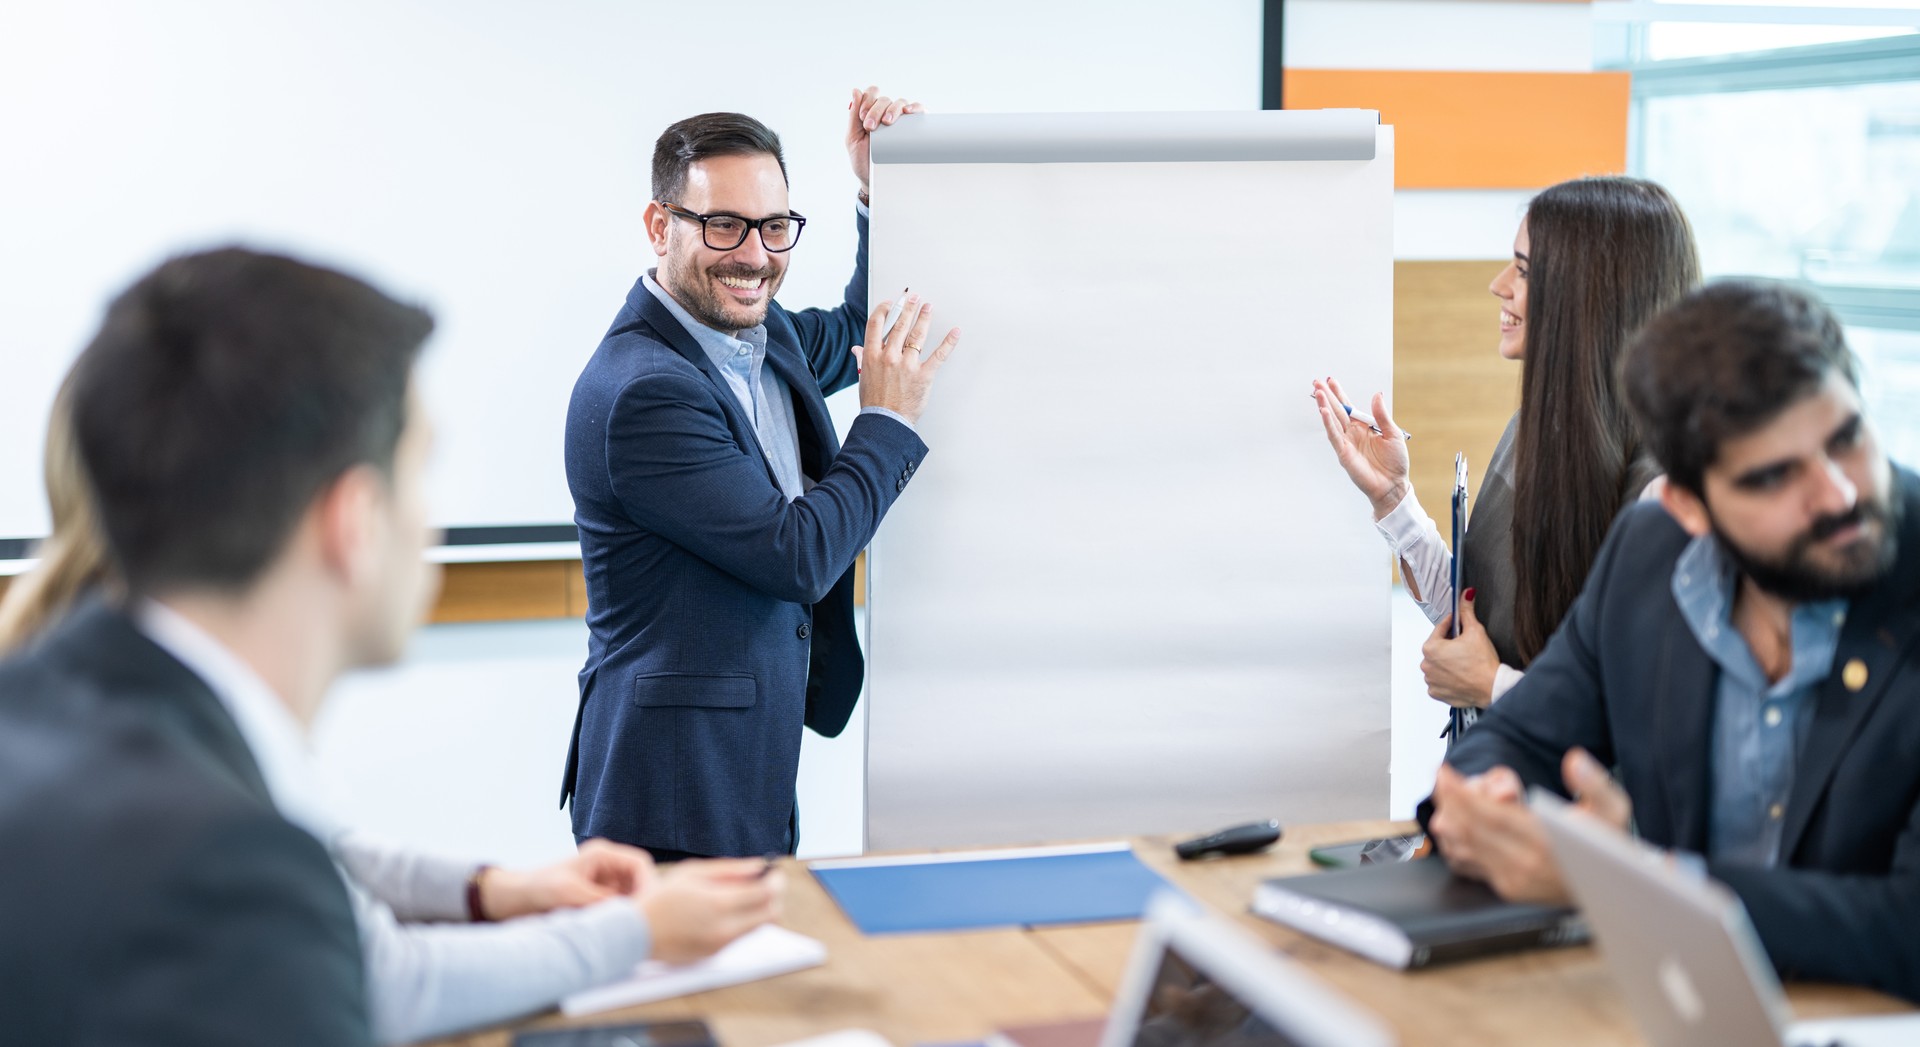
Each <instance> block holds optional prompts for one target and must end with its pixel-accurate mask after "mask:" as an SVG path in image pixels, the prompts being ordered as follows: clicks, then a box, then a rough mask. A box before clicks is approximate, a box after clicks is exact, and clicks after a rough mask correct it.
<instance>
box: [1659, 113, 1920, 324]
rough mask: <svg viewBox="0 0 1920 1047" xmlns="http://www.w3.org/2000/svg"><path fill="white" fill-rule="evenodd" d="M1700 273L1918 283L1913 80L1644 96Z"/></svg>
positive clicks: (1919, 130) (1918, 116)
mask: <svg viewBox="0 0 1920 1047" xmlns="http://www.w3.org/2000/svg"><path fill="white" fill-rule="evenodd" d="M1641 129H1642V135H1643V137H1642V149H1643V151H1642V160H1643V166H1644V168H1645V172H1646V175H1647V177H1649V178H1652V179H1654V180H1655V181H1658V182H1660V183H1662V184H1664V185H1666V186H1667V187H1668V188H1669V189H1671V190H1672V191H1673V192H1674V194H1675V195H1676V196H1677V197H1678V198H1679V200H1680V204H1681V206H1682V207H1684V208H1685V209H1686V212H1687V216H1688V217H1689V218H1690V219H1691V220H1692V221H1693V227H1694V233H1695V235H1696V236H1697V237H1698V238H1699V242H1700V252H1701V261H1702V262H1703V263H1704V265H1705V268H1706V271H1707V275H1709V276H1716V275H1725V274H1733V273H1742V274H1752V275H1760V276H1777V277H1799V278H1804V279H1807V280H1811V281H1814V282H1816V283H1835V284H1863V285H1872V286H1881V287H1900V288H1914V289H1920V80H1916V81H1907V82H1901V83H1890V84H1862V85H1857V86H1848V87H1822V88H1803V89H1796V90H1781V91H1746V92H1737V93H1728V94H1706V95H1685V96H1679V97H1672V98H1649V99H1646V100H1645V102H1644V103H1643V109H1642V124H1641Z"/></svg>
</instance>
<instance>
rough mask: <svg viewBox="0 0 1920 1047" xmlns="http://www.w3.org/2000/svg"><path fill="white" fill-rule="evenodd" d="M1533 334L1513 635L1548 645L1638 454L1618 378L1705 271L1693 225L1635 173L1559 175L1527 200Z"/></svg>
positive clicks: (1521, 646) (1518, 443) (1523, 391)
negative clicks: (1634, 343)
mask: <svg viewBox="0 0 1920 1047" xmlns="http://www.w3.org/2000/svg"><path fill="white" fill-rule="evenodd" d="M1527 238H1528V241H1529V245H1530V247H1529V250H1528V252H1527V254H1528V258H1529V259H1530V265H1529V266H1528V270H1527V315H1526V327H1525V330H1526V335H1525V338H1526V345H1525V359H1524V364H1523V371H1522V374H1521V378H1520V423H1519V428H1518V431H1517V432H1516V433H1515V436H1514V478H1513V489H1514V507H1513V568H1514V577H1515V579H1517V580H1518V583H1519V584H1518V585H1517V587H1516V592H1515V593H1514V614H1513V619H1514V646H1515V647H1516V648H1517V650H1518V653H1519V655H1520V657H1521V659H1522V660H1523V661H1529V662H1530V661H1532V659H1533V656H1534V655H1536V654H1538V653H1539V652H1540V649H1541V648H1543V647H1545V646H1546V644H1547V638H1548V637H1550V636H1552V635H1553V631H1554V630H1555V629H1556V628H1558V627H1559V625H1560V619H1561V618H1563V617H1564V616H1565V615H1566V613H1567V608H1569V607H1571V606H1572V605H1573V599H1574V597H1576V596H1578V595H1579V594H1580V587H1581V586H1582V585H1583V584H1585V582H1586V578H1587V572H1588V571H1589V570H1590V569H1591V568H1592V567H1593V558H1594V556H1595V555H1596V554H1597V553H1598V552H1599V551H1600V544H1601V542H1603V541H1604V540H1605V539H1606V536H1607V530H1608V528H1609V527H1610V526H1611V525H1612V523H1613V518H1614V516H1615V515H1616V514H1618V512H1619V511H1620V506H1621V503H1623V502H1624V501H1626V500H1627V498H1628V497H1629V496H1630V495H1631V494H1632V493H1633V492H1630V491H1628V490H1627V489H1626V488H1627V486H1628V484H1629V483H1630V482H1631V481H1630V479H1629V478H1630V477H1633V476H1634V474H1635V470H1634V468H1633V467H1634V464H1635V460H1636V459H1638V458H1640V457H1641V454H1642V449H1641V443H1640V438H1639V436H1638V434H1637V433H1636V432H1635V429H1634V425H1633V420H1632V417H1631V416H1630V414H1629V413H1628V411H1627V408H1626V405H1625V403H1624V402H1623V400H1622V398H1621V396H1620V391H1619V385H1618V382H1617V379H1616V376H1615V375H1616V365H1617V363H1618V361H1619V357H1620V352H1621V350H1622V348H1623V347H1624V346H1625V345H1626V342H1627V339H1628V338H1629V337H1631V336H1632V335H1633V333H1634V331H1635V330H1637V329H1638V328H1639V327H1640V325H1642V324H1644V323H1646V322H1647V321H1648V320H1650V319H1652V317H1653V316H1654V314H1656V313H1658V312H1659V311H1660V310H1661V309H1663V308H1665V307H1666V306H1667V305H1669V304H1671V303H1673V302H1675V301H1677V300H1679V299H1680V297H1681V296H1682V295H1684V294H1686V293H1687V292H1688V291H1689V290H1691V289H1692V288H1693V287H1695V286H1696V285H1698V284H1699V282H1700V262H1699V256H1698V254H1697V252H1696V251H1695V249H1694V243H1693V230H1692V228H1691V227H1689V226H1688V224H1687V218H1686V215H1684V214H1683V213H1681V211H1680V205H1679V204H1678V203H1676V202H1675V201H1674V199H1673V197H1672V195H1671V194H1669V193H1668V192H1667V191H1666V190H1665V189H1662V188H1661V187H1660V186H1658V185H1656V184H1654V183H1653V182H1648V181H1644V180H1642V179H1638V178H1580V179H1575V180H1574V181H1571V182H1562V183H1560V184H1559V185H1556V186H1553V187H1552V188H1550V189H1547V190H1546V191H1544V192H1542V193H1541V194H1540V195H1538V196H1536V197H1534V198H1533V202H1532V203H1531V204H1529V205H1528V207H1527Z"/></svg>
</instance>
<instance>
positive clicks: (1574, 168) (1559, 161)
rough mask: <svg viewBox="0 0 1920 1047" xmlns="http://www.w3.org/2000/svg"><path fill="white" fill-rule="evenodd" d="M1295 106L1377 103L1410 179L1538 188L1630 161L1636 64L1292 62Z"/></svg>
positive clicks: (1406, 183) (1397, 160)
mask: <svg viewBox="0 0 1920 1047" xmlns="http://www.w3.org/2000/svg"><path fill="white" fill-rule="evenodd" d="M1284 76H1285V80H1284V86H1283V88H1282V89H1283V91H1284V92H1285V96H1286V100H1287V108H1289V109H1328V108H1335V109H1338V108H1351V109H1378V110H1379V111H1380V120H1381V122H1382V123H1388V124H1392V125H1393V126H1394V164H1395V171H1394V185H1396V186H1398V187H1399V188H1401V189H1539V188H1542V187H1544V186H1549V185H1552V184H1553V183H1555V182H1563V181H1565V180H1567V179H1569V178H1578V177H1580V176H1581V175H1600V174H1620V173H1622V172H1624V171H1625V170H1626V168H1627V96H1628V88H1629V86H1630V80H1629V74H1627V73H1459V72H1428V71H1417V72H1416V71H1406V70H1372V69H1288V70H1287V71H1286V72H1285V74H1284Z"/></svg>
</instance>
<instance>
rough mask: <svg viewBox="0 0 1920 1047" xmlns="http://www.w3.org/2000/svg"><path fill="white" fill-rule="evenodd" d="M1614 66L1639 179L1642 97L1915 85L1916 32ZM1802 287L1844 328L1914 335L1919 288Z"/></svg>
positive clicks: (1918, 65)
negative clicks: (1622, 82) (1625, 88)
mask: <svg viewBox="0 0 1920 1047" xmlns="http://www.w3.org/2000/svg"><path fill="white" fill-rule="evenodd" d="M1643 6H1646V7H1668V6H1671V5H1664V4H1649V5H1643ZM1781 10H1788V11H1791V10H1796V9H1781ZM1797 10H1799V11H1805V10H1807V9H1805V8H1801V9H1797ZM1903 14H1905V15H1906V17H1907V18H1908V19H1910V20H1916V19H1920V15H1915V14H1913V13H1909V12H1903ZM1661 20H1669V19H1665V18H1663V19H1661ZM1670 20H1675V21H1679V20H1682V19H1670ZM1634 28H1635V30H1636V36H1637V35H1639V34H1638V31H1639V30H1643V29H1644V28H1645V23H1641V24H1639V25H1636V26H1635V27H1634ZM1628 50H1629V51H1630V52H1632V51H1639V50H1641V48H1640V47H1639V44H1638V43H1637V42H1635V43H1634V44H1632V45H1630V47H1629V48H1628ZM1617 68H1619V69H1623V70H1625V71H1627V72H1629V73H1631V74H1632V76H1633V79H1632V87H1631V90H1630V94H1629V103H1628V104H1629V111H1628V124H1627V126H1628V142H1627V157H1628V159H1627V169H1628V170H1629V171H1631V172H1632V173H1634V174H1640V175H1644V174H1645V172H1646V142H1645V127H1646V105H1647V102H1648V101H1649V100H1651V99H1656V98H1674V97H1681V96H1693V95H1709V94H1734V93H1740V92H1747V91H1779V90H1795V89H1813V88H1823V87H1851V86H1857V85H1861V84H1883V83H1902V82H1910V81H1920V74H1916V73H1915V72H1914V70H1916V69H1920V34H1915V35H1909V36H1894V37H1883V38H1880V39H1875V40H1855V41H1848V42H1846V43H1837V44H1809V45H1806V46H1804V47H1787V48H1779V49H1777V50H1771V51H1749V52H1745V53H1739V54H1729V55H1713V56H1708V57H1702V58H1675V59H1668V60H1665V61H1659V62H1627V63H1623V64H1621V65H1619V66H1617ZM1807 286H1809V287H1811V288H1812V289H1813V290H1815V291H1816V292H1818V293H1819V295H1820V296H1821V297H1822V298H1823V299H1825V300H1826V302H1827V304H1828V305H1830V306H1831V307H1832V308H1833V310H1834V312H1835V313H1837V314H1838V315H1839V317H1840V320H1841V322H1843V323H1845V324H1847V325H1848V326H1853V327H1869V328H1875V329H1880V330H1899V331H1920V288H1891V287H1883V286H1877V285H1871V284H1844V283H1820V284H1808V285H1807Z"/></svg>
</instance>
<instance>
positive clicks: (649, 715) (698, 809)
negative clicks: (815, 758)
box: [560, 217, 927, 855]
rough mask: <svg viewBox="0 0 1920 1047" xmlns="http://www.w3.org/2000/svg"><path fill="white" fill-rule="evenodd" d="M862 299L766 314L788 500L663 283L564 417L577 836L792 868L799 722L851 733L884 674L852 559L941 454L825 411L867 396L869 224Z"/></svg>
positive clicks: (871, 420)
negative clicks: (582, 572) (782, 413)
mask: <svg viewBox="0 0 1920 1047" xmlns="http://www.w3.org/2000/svg"><path fill="white" fill-rule="evenodd" d="M859 230H860V252H859V255H858V256H857V260H856V263H855V266H854V272H853V279H852V280H850V281H849V282H848V283H847V290H846V300H845V301H844V302H842V303H841V304H840V306H839V307H838V308H835V309H804V310H800V311H798V312H788V311H787V310H785V309H783V308H781V307H780V305H779V304H777V303H775V304H774V305H772V306H771V307H770V309H769V310H768V313H767V321H766V323H767V356H766V364H767V366H769V367H771V368H773V370H774V371H775V372H776V373H777V374H779V375H780V377H781V379H783V380H784V381H785V382H786V384H787V387H788V388H789V389H790V390H792V393H793V407H794V411H793V415H794V423H795V426H796V428H797V429H798V430H799V438H800V469H801V472H803V473H804V474H805V475H806V476H807V477H808V478H809V479H811V480H813V481H815V486H813V487H812V488H811V489H810V490H808V491H807V493H806V494H804V495H802V496H801V497H800V498H798V499H796V500H794V501H793V502H791V503H789V502H788V501H787V499H786V498H785V496H784V495H783V494H782V493H781V491H780V487H779V484H778V482H777V481H776V479H775V478H774V475H773V471H772V469H771V467H770V466H768V464H767V460H766V455H765V454H764V453H763V452H762V450H761V448H760V444H759V441H758V439H757V438H756V437H755V435H754V431H753V425H752V422H751V420H750V419H749V418H747V416H746V415H745V413H744V412H742V410H741V409H740V405H739V402H738V401H737V400H736V399H735V398H734V395H733V393H732V392H731V391H730V390H729V389H728V388H727V385H726V382H725V380H724V379H723V378H722V377H721V376H720V375H719V374H718V373H716V371H715V369H714V367H713V364H712V362H711V361H710V360H709V359H708V358H707V355H706V353H705V352H703V351H702V350H701V349H700V346H699V344H698V343H697V342H695V341H694V339H693V336H692V335H691V334H689V333H688V332H687V330H686V329H685V328H684V327H682V326H681V325H680V322H679V321H678V320H677V319H675V318H674V316H673V314H672V313H671V312H669V311H668V310H667V308H666V307H665V306H663V305H661V304H660V302H659V300H658V299H656V298H654V296H653V294H652V293H651V292H649V291H648V290H647V289H646V287H645V286H643V285H642V284H641V283H639V282H637V281H636V282H635V283H634V286H633V290H632V291H630V292H628V294H627V301H626V304H625V305H624V306H623V307H622V308H621V310H620V312H619V314H618V315H617V316H615V317H614V321H613V326H612V327H611V328H610V329H609V330H608V331H607V334H606V337H605V338H604V339H603V340H602V341H601V343H600V347H599V348H598V349H596V350H594V354H593V358H592V359H591V360H589V361H588V362H587V366H586V370H584V371H583V372H582V373H581V375H580V379H579V381H578V382H577V383H576V384H575V385H574V389H573V400H572V403H571V404H570V405H569V407H568V409H567V441H566V453H567V485H568V487H569V488H571V490H572V492H573V503H574V522H575V523H577V524H578V525H579V528H580V552H581V556H582V558H583V559H584V560H585V563H586V576H587V626H588V629H589V632H590V635H589V639H588V643H587V661H586V665H585V667H584V668H582V669H581V670H580V709H579V713H578V715H577V716H576V717H575V719H574V728H573V742H572V746H571V748H570V749H569V751H568V754H567V767H566V773H565V778H564V781H563V783H562V785H561V794H560V802H561V803H562V804H563V805H564V804H565V803H566V802H567V799H568V797H569V796H571V797H572V800H573V831H574V833H575V834H576V835H579V836H604V837H606V838H608V839H612V840H619V841H621V842H624V843H631V844H634V845H636V846H640V847H648V848H666V849H670V850H675V851H685V852H690V853H693V854H707V855H757V854H764V853H767V852H770V851H784V850H786V849H787V845H788V827H789V824H790V819H791V818H792V816H793V803H794V780H795V777H796V775H797V774H798V770H799V764H800V733H801V727H802V725H805V726H807V727H811V728H813V729H814V730H815V731H818V732H819V733H821V734H824V735H827V736H829V737H831V736H833V735H836V734H839V733H840V731H841V729H842V728H844V727H845V726H846V723H847V720H848V718H849V717H851V716H852V713H853V706H854V703H855V701H856V700H857V699H858V698H859V695H860V686H861V681H862V679H863V678H864V674H865V662H864V660H863V659H862V657H861V654H860V647H859V642H858V639H857V638H856V636H855V634H854V619H853V562H854V557H855V556H856V555H858V554H859V552H860V550H861V549H862V548H864V547H865V546H866V545H867V543H868V541H869V540H870V539H872V537H873V533H874V531H875V529H877V528H878V527H879V526H880V520H881V518H882V517H883V516H885V515H886V512H887V509H888V508H889V507H890V506H892V505H893V502H894V499H896V498H898V497H899V496H900V493H901V492H902V491H904V490H905V489H906V486H907V481H908V480H909V479H910V478H911V477H912V476H913V473H914V470H915V469H917V468H919V465H920V462H921V461H922V459H924V458H925V457H926V453H927V447H926V445H925V444H924V443H922V442H921V441H920V439H919V437H917V436H915V435H914V433H913V430H912V429H911V428H909V427H907V426H905V425H902V424H901V423H900V422H898V421H896V420H894V419H891V418H888V417H885V416H883V415H878V414H872V415H868V414H863V415H861V416H860V417H859V418H858V419H857V420H855V422H854V423H853V427H852V429H851V430H850V431H849V432H848V434H847V442H846V445H845V446H844V447H842V446H840V444H839V443H838V441H837V440H836V439H835V436H834V431H833V424H832V421H831V420H830V419H829V418H828V416H827V407H826V402H825V399H824V394H827V393H832V392H835V391H837V390H839V389H843V388H845V387H847V386H849V385H852V384H854V382H855V381H856V380H857V378H856V376H857V375H858V373H859V372H858V370H857V369H856V367H855V362H854V359H853V355H852V353H851V352H850V349H851V347H852V346H854V345H857V344H859V343H860V341H861V340H862V339H863V338H864V337H865V329H866V316H867V267H866V253H867V220H866V218H865V217H862V218H860V220H859Z"/></svg>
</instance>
